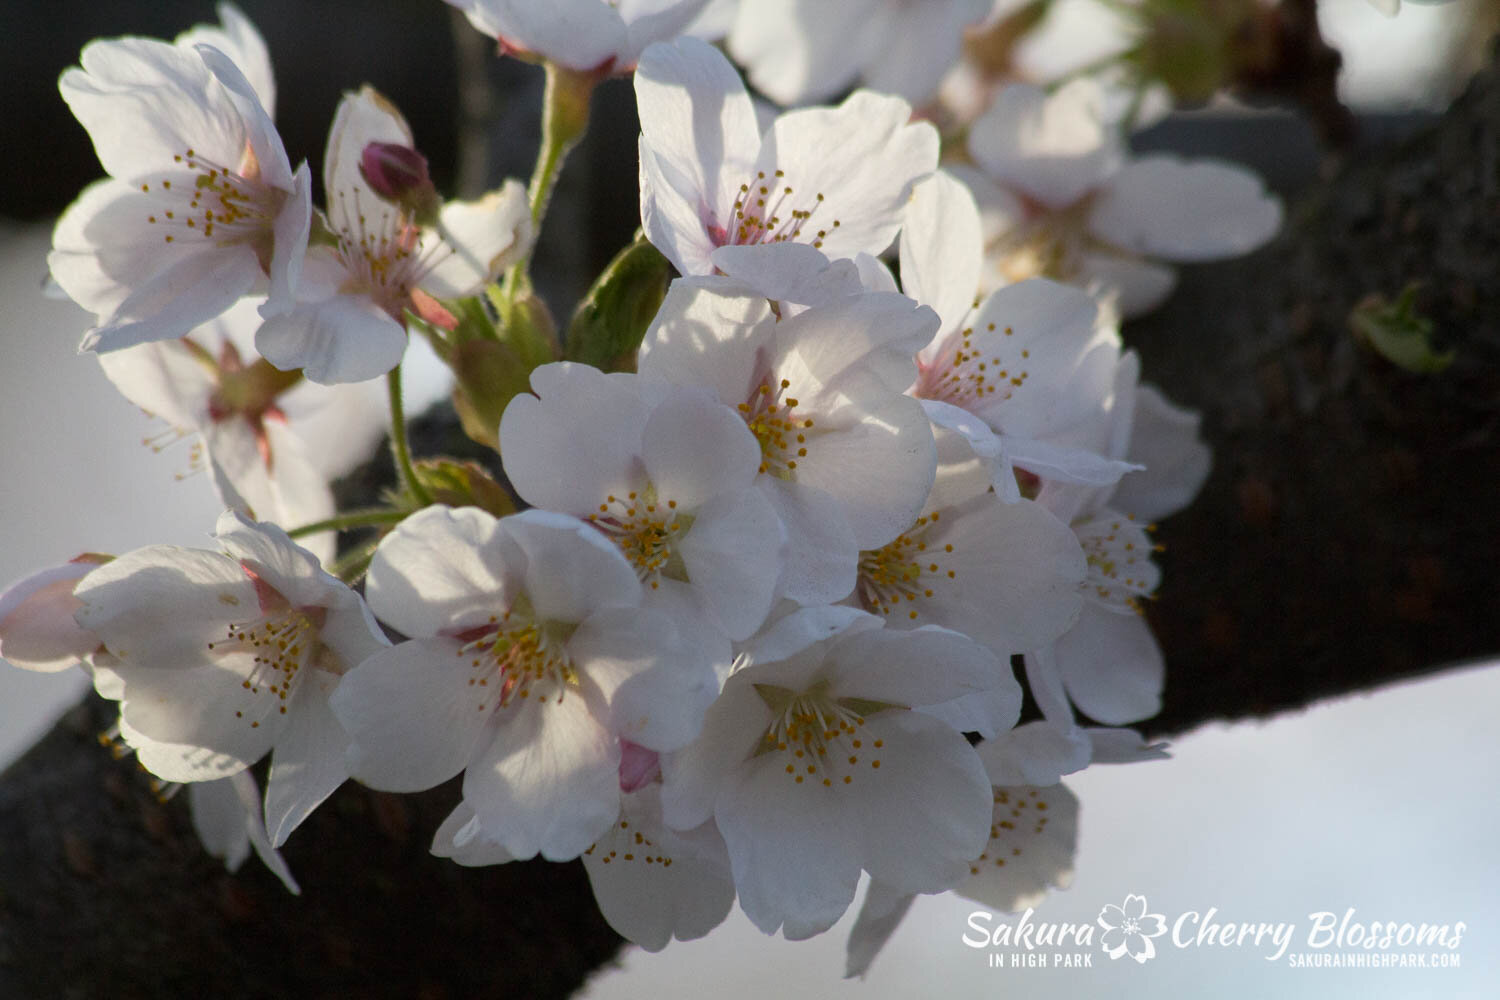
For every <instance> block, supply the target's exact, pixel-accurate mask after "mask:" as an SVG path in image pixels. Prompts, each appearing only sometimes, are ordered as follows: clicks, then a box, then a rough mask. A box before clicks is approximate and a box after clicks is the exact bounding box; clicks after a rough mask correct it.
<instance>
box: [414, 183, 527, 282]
mask: <svg viewBox="0 0 1500 1000" xmlns="http://www.w3.org/2000/svg"><path fill="white" fill-rule="evenodd" d="M441 236H442V239H443V245H442V246H441V247H440V248H439V249H438V250H437V251H435V252H436V253H437V254H439V255H441V256H440V259H439V260H438V262H437V264H436V265H434V266H433V268H432V270H430V271H428V272H427V276H426V277H424V278H423V279H422V289H423V290H424V291H427V292H430V293H431V294H433V295H437V296H440V297H445V298H457V297H459V296H464V295H473V294H475V293H477V292H478V291H479V290H480V289H481V288H482V287H483V286H484V284H485V283H486V282H489V281H494V280H495V279H496V278H497V277H498V276H499V275H500V273H501V272H502V271H504V270H505V268H506V267H508V266H509V265H510V263H511V262H512V261H514V260H516V259H517V258H518V257H519V256H520V255H521V254H523V253H525V252H526V251H527V250H528V249H530V247H531V242H532V231H531V209H530V207H529V206H528V205H527V202H526V189H525V188H524V187H523V186H522V185H521V182H520V181H516V180H508V181H506V182H505V184H504V185H503V186H502V187H500V188H499V189H497V190H494V191H491V192H490V193H489V194H487V195H485V196H484V197H483V198H481V199H479V200H478V201H450V202H446V203H445V204H444V205H443V211H442V229H441Z"/></svg>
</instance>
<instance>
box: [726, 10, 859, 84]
mask: <svg viewBox="0 0 1500 1000" xmlns="http://www.w3.org/2000/svg"><path fill="white" fill-rule="evenodd" d="M872 6H873V5H872V4H871V3H868V2H865V3H835V4H830V3H818V2H813V3H808V2H807V0H758V2H756V3H750V4H744V3H742V4H740V9H739V15H738V17H736V19H735V22H734V27H733V28H732V29H731V30H730V33H729V52H730V54H731V55H733V56H734V58H735V61H736V62H738V63H740V64H741V65H743V66H745V67H746V71H747V73H748V75H749V77H750V82H751V83H753V84H754V85H755V89H756V90H758V91H760V92H761V93H763V94H765V95H766V96H767V97H769V98H771V99H772V100H773V101H775V102H776V103H778V104H784V105H791V104H803V103H809V102H815V101H822V100H826V99H827V98H830V97H833V96H835V95H837V94H838V92H839V91H840V90H842V89H844V88H845V87H846V86H847V85H848V84H849V83H850V82H852V81H853V80H854V77H855V76H856V75H857V74H858V73H859V69H860V65H861V63H862V62H863V61H864V59H865V57H866V55H867V50H866V46H865V44H864V43H863V35H864V31H863V29H864V28H865V27H866V24H867V22H868V20H869V18H870V15H871V9H872ZM789 26H793V27H794V30H788V28H789Z"/></svg>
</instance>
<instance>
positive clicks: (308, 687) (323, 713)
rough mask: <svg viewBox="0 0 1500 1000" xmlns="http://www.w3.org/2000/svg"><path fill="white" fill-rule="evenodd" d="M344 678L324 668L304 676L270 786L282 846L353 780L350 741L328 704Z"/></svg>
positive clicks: (274, 833)
mask: <svg viewBox="0 0 1500 1000" xmlns="http://www.w3.org/2000/svg"><path fill="white" fill-rule="evenodd" d="M338 682H339V679H338V678H337V677H335V676H334V675H332V674H329V673H326V672H324V671H321V670H311V671H309V673H308V675H307V676H305V677H303V678H301V682H300V683H299V684H298V685H297V692H296V694H294V695H293V696H292V703H291V705H290V706H289V708H288V711H287V716H288V718H289V719H290V722H289V723H288V725H287V727H286V729H285V731H283V733H282V734H281V737H280V738H279V739H278V740H277V741H276V751H275V753H273V754H272V756H271V776H270V779H269V780H268V781H267V782H266V827H267V830H268V832H269V834H270V837H271V843H272V845H273V846H276V847H280V846H281V845H282V844H284V843H286V839H287V838H288V837H290V836H291V835H292V831H293V830H295V829H297V827H299V826H301V825H302V821H303V820H305V819H306V818H307V817H308V816H309V815H311V814H312V811H313V810H314V809H316V808H317V807H318V806H319V805H321V804H322V802H323V800H324V799H326V798H328V796H330V795H332V794H333V791H334V789H336V788H338V787H339V785H342V784H343V783H344V779H345V778H347V777H348V776H349V771H348V769H347V765H346V764H345V762H344V755H345V751H346V750H348V747H349V738H348V737H347V736H345V735H344V730H343V727H342V726H340V725H339V721H338V719H337V718H335V717H334V714H333V711H332V709H331V708H330V706H329V703H328V696H329V695H330V694H331V693H332V692H333V690H334V687H335V686H336V685H337V684H338Z"/></svg>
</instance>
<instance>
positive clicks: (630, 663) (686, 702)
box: [568, 608, 719, 751]
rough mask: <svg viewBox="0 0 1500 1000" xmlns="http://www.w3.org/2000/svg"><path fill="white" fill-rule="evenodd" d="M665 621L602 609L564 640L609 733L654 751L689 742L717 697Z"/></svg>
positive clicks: (650, 614) (712, 681)
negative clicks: (601, 706)
mask: <svg viewBox="0 0 1500 1000" xmlns="http://www.w3.org/2000/svg"><path fill="white" fill-rule="evenodd" d="M692 652H693V650H692V648H691V647H689V646H687V645H685V644H684V643H683V642H682V641H681V640H680V639H679V638H678V636H677V629H676V628H675V627H674V626H673V624H672V621H671V620H670V619H669V618H668V617H667V616H665V615H662V614H660V613H658V612H654V611H650V610H647V609H645V608H606V609H605V610H602V611H600V612H598V613H596V614H593V615H591V616H589V618H588V619H587V620H586V621H584V623H583V624H582V625H580V626H578V630H577V631H576V632H574V633H573V635H572V637H571V638H570V639H569V640H568V656H569V658H570V659H571V660H572V663H573V666H574V668H575V669H576V670H577V671H578V672H579V674H580V675H581V676H582V677H584V678H585V680H584V683H585V684H586V685H592V686H594V687H595V688H597V690H598V692H599V694H600V695H601V696H602V698H603V700H604V701H605V703H607V704H608V706H609V710H608V713H607V715H606V716H605V717H604V719H605V721H607V723H608V726H609V729H610V731H611V732H613V733H614V734H615V735H617V736H619V737H620V738H622V739H626V740H629V741H630V742H632V743H638V744H640V745H641V746H644V747H647V748H649V749H652V750H657V751H669V750H678V749H681V748H682V747H684V746H686V745H687V744H688V743H690V742H692V741H693V740H694V739H695V738H696V737H697V736H698V733H699V731H700V730H701V728H702V725H703V713H704V712H705V711H707V709H708V706H709V705H710V704H711V703H712V702H713V700H714V698H715V696H717V695H718V693H719V684H718V678H717V677H715V676H714V672H713V670H712V669H710V666H709V664H707V663H704V662H702V661H700V660H698V658H697V657H695V656H693V655H691V654H692Z"/></svg>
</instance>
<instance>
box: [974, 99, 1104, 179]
mask: <svg viewBox="0 0 1500 1000" xmlns="http://www.w3.org/2000/svg"><path fill="white" fill-rule="evenodd" d="M969 153H970V154H971V155H972V156H973V157H974V160H975V162H977V163H978V164H979V165H980V166H981V167H983V168H984V170H985V172H986V173H988V174H989V175H990V176H991V177H993V178H995V179H996V180H999V181H1000V182H1001V183H1003V184H1006V185H1009V186H1011V187H1015V188H1019V189H1020V190H1021V191H1023V192H1025V193H1026V194H1027V195H1028V196H1030V197H1032V198H1035V199H1036V200H1037V201H1040V202H1042V203H1043V204H1044V205H1047V206H1048V207H1051V208H1066V207H1067V206H1069V205H1071V204H1073V203H1074V202H1076V201H1078V199H1080V198H1082V197H1083V196H1084V195H1085V194H1088V193H1089V192H1090V191H1092V190H1093V189H1095V188H1096V187H1098V186H1099V185H1101V184H1102V183H1103V182H1104V181H1105V180H1106V179H1108V178H1109V176H1110V175H1111V174H1113V173H1114V172H1115V171H1116V170H1118V169H1119V167H1120V164H1121V162H1122V160H1123V155H1124V154H1123V151H1122V149H1121V146H1120V140H1119V137H1118V136H1117V135H1116V134H1115V130H1114V129H1113V128H1112V127H1111V126H1110V125H1108V124H1107V123H1106V122H1105V121H1104V112H1103V94H1102V92H1101V91H1100V89H1099V86H1098V84H1097V83H1095V82H1094V81H1093V80H1090V79H1088V78H1081V79H1078V80H1075V81H1073V82H1071V83H1067V84H1064V85H1063V86H1062V87H1060V88H1059V89H1058V90H1057V91H1056V92H1055V93H1053V94H1050V95H1049V94H1048V93H1047V92H1046V91H1044V90H1042V89H1041V88H1040V87H1034V86H1032V85H1030V84H1023V83H1016V84H1011V85H1010V86H1008V87H1005V88H1004V89H1003V90H1001V91H1000V93H998V94H997V95H995V99H994V102H993V103H992V104H991V105H990V108H989V110H988V111H987V112H985V114H984V115H983V117H981V118H980V119H979V120H978V121H977V122H975V123H974V126H973V128H972V129H970V131H969Z"/></svg>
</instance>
